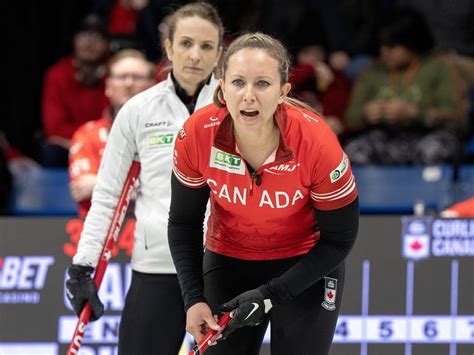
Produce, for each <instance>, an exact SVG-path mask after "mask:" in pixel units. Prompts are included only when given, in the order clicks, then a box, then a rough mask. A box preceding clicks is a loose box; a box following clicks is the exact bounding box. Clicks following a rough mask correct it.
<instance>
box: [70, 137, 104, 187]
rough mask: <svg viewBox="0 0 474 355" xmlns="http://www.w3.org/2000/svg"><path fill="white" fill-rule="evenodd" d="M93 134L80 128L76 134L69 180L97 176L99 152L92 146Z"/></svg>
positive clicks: (73, 139) (72, 144)
mask: <svg viewBox="0 0 474 355" xmlns="http://www.w3.org/2000/svg"><path fill="white" fill-rule="evenodd" d="M92 137H93V134H91V132H87V131H86V130H84V129H83V128H80V129H78V130H77V131H76V133H74V135H73V136H72V141H71V148H70V149H69V178H70V179H71V181H72V180H74V179H77V178H78V177H79V176H82V175H85V174H96V173H97V171H96V169H95V165H96V160H97V155H98V152H97V151H96V150H95V149H94V147H93V144H92Z"/></svg>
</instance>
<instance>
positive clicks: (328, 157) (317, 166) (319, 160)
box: [311, 127, 357, 210]
mask: <svg viewBox="0 0 474 355" xmlns="http://www.w3.org/2000/svg"><path fill="white" fill-rule="evenodd" d="M319 140H320V143H319V144H318V145H317V150H316V152H315V154H313V156H314V158H315V160H314V162H313V173H312V186H311V198H312V200H313V206H314V207H315V208H316V209H318V210H334V209H338V208H341V207H344V206H346V205H348V204H349V203H351V202H352V201H354V200H355V199H356V197H357V188H356V185H355V180H354V176H353V175H352V170H351V165H350V162H349V158H348V157H347V156H346V154H345V153H344V151H343V150H342V148H341V146H340V144H339V142H338V140H337V138H336V136H335V135H334V133H333V132H332V131H331V129H330V128H329V127H326V129H325V132H324V134H322V135H320V137H319Z"/></svg>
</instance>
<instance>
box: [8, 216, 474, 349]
mask: <svg viewBox="0 0 474 355" xmlns="http://www.w3.org/2000/svg"><path fill="white" fill-rule="evenodd" d="M129 222H130V221H129ZM81 223H82V222H81V221H79V220H76V219H72V220H71V219H67V218H22V219H18V218H0V354H1V355H12V354H15V355H18V354H21V355H29V354H32V355H33V354H34V355H57V354H64V353H65V351H66V349H67V345H68V343H69V341H70V338H71V335H72V333H73V330H74V327H75V325H76V320H77V317H76V316H75V315H74V314H73V312H72V310H71V307H70V305H69V302H68V300H67V298H66V297H65V294H64V281H65V278H66V270H67V267H68V266H69V265H70V262H71V256H72V255H73V254H74V253H75V247H76V245H77V241H78V231H80V227H81V225H80V224H81ZM130 223H131V222H130ZM132 230H133V225H129V224H126V225H125V227H124V230H123V231H122V232H121V235H120V236H119V243H118V248H117V250H115V252H114V254H115V256H114V258H113V259H112V262H111V263H110V264H109V267H108V269H107V272H106V274H105V277H104V281H103V284H102V288H101V290H100V298H101V300H102V301H103V302H104V304H105V307H106V313H105V316H104V317H102V318H101V319H99V320H98V321H96V322H93V323H90V324H89V326H88V328H87V330H86V334H85V338H84V342H83V345H82V347H81V351H80V353H79V354H80V355H116V354H117V337H118V326H119V322H120V313H121V310H122V308H123V304H124V298H125V294H126V292H127V289H128V286H129V284H130V265H129V254H130V252H131V243H130V241H132V240H133V236H131V235H130V232H131V231H132ZM268 333H269V332H267V335H266V338H265V343H264V345H263V347H262V350H261V355H268V354H270V346H269V344H268V342H269V340H270V338H269V334H268ZM190 341H191V339H190V338H189V337H188V338H187V342H186V343H185V344H184V347H183V351H182V352H181V354H186V353H187V350H188V349H189V344H190ZM354 354H355V355H359V354H360V355H411V354H413V355H438V354H439V355H444V354H446V355H474V220H461V219H458V220H446V219H436V218H433V217H411V216H410V217H408V216H407V217H399V216H390V217H387V216H363V217H362V218H361V223H360V229H359V236H358V239H357V242H356V245H355V246H354V249H353V251H352V252H351V254H350V256H349V258H348V259H347V261H346V278H345V287H344V295H343V301H342V306H341V310H340V317H339V320H338V324H337V327H336V333H335V336H334V344H333V346H332V348H331V352H330V355H354ZM302 355H305V354H302Z"/></svg>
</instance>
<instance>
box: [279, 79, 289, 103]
mask: <svg viewBox="0 0 474 355" xmlns="http://www.w3.org/2000/svg"><path fill="white" fill-rule="evenodd" d="M290 90H291V84H290V83H286V84H283V86H282V87H281V89H280V98H279V99H278V103H279V104H281V103H283V101H284V100H285V97H286V96H287V95H288V93H289V92H290Z"/></svg>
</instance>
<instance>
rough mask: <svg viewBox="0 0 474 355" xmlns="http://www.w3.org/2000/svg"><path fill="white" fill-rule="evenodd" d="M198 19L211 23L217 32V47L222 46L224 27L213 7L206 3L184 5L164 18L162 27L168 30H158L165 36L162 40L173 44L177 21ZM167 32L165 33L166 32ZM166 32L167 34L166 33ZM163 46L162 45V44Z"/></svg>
mask: <svg viewBox="0 0 474 355" xmlns="http://www.w3.org/2000/svg"><path fill="white" fill-rule="evenodd" d="M194 16H197V17H200V18H202V19H203V20H206V21H209V22H210V23H212V24H213V25H214V26H215V27H216V29H217V32H218V40H219V43H218V47H220V46H222V41H223V37H224V26H223V25H222V21H221V18H220V17H219V13H218V12H217V10H216V9H215V7H214V6H212V5H211V4H209V3H207V2H201V1H198V2H193V3H190V4H187V5H184V6H182V7H180V8H179V9H177V10H176V11H175V12H174V13H173V14H172V15H170V16H169V17H168V18H166V21H165V22H163V23H162V25H163V26H165V27H166V26H167V27H168V28H167V29H165V28H160V31H162V34H165V36H163V37H162V41H163V39H169V40H170V42H171V43H173V37H174V33H175V32H176V24H177V23H178V20H179V19H182V18H187V17H194ZM166 30H167V31H166ZM166 32H167V33H166ZM162 45H163V43H162Z"/></svg>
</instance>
